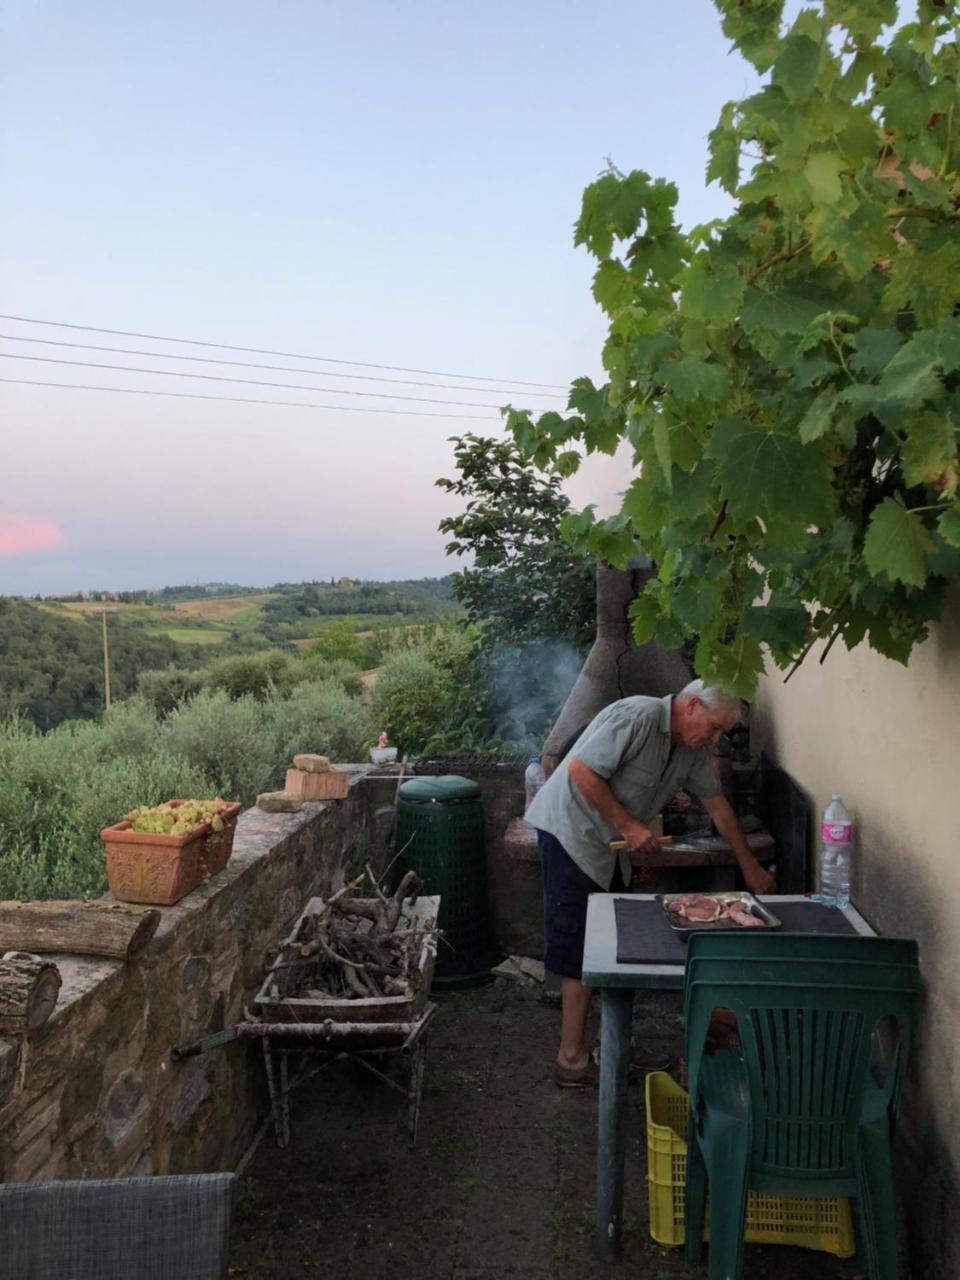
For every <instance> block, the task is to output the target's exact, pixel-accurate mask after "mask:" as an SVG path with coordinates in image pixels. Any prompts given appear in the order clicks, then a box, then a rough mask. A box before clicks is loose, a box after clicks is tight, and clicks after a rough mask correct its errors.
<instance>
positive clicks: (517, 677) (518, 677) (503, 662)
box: [488, 640, 584, 749]
mask: <svg viewBox="0 0 960 1280" xmlns="http://www.w3.org/2000/svg"><path fill="white" fill-rule="evenodd" d="M583 657H584V655H583V653H582V652H580V651H579V650H577V649H575V648H574V647H573V646H572V645H570V644H568V643H566V642H565V641H562V640H543V641H537V642H535V643H532V644H527V645H522V646H510V647H507V646H503V647H502V648H499V649H495V650H494V652H493V653H492V655H491V656H490V659H489V666H488V687H489V693H490V708H491V711H492V713H493V715H494V717H495V719H496V724H497V733H498V736H499V737H501V738H503V739H504V740H506V741H508V742H516V743H517V744H518V745H519V746H523V747H525V748H529V749H538V748H539V746H540V743H541V742H542V740H543V738H544V737H545V735H546V733H547V731H548V730H549V728H550V726H551V725H552V724H553V722H554V720H555V719H556V716H557V713H558V711H559V710H560V708H561V707H562V706H563V704H564V702H565V701H566V698H567V695H568V694H569V692H570V690H571V689H572V688H573V685H574V681H575V680H576V678H577V675H578V674H579V671H580V668H581V666H582V665H583Z"/></svg>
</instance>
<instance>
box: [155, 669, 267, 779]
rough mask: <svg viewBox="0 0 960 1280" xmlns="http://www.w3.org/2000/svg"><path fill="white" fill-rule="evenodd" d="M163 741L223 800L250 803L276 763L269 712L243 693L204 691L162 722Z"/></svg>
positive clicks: (216, 690)
mask: <svg viewBox="0 0 960 1280" xmlns="http://www.w3.org/2000/svg"><path fill="white" fill-rule="evenodd" d="M162 741H163V743H164V745H165V747H166V748H167V749H168V750H169V751H170V752H171V753H173V754H174V755H179V756H182V757H183V759H184V760H186V761H187V762H188V763H189V764H191V765H192V766H193V767H194V768H195V769H197V770H199V772H200V773H201V774H202V775H203V778H204V780H205V781H206V783H207V784H208V789H209V788H212V790H213V792H215V793H216V794H219V795H222V796H223V797H224V799H226V800H240V801H241V802H242V803H244V804H251V803H252V802H253V800H254V799H255V798H256V796H257V793H258V792H259V791H264V790H267V789H268V788H269V786H270V784H271V782H272V781H273V779H274V778H275V777H276V774H277V770H278V768H279V760H278V757H277V744H276V743H275V741H274V739H273V736H272V734H271V732H270V717H269V713H266V714H265V708H264V706H262V705H261V704H260V703H258V702H257V701H256V699H255V698H253V697H251V696H250V695H249V694H246V695H244V696H242V697H239V698H236V699H233V698H231V697H230V696H229V695H228V694H227V693H226V692H224V690H222V689H215V690H204V691H203V692H202V693H198V694H197V696H196V697H195V698H194V699H193V700H192V702H188V703H186V704H185V705H184V706H180V707H177V709H176V710H175V711H173V712H172V713H171V715H170V716H168V718H167V719H166V721H164V725H163V737H162Z"/></svg>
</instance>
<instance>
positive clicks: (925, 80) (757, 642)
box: [505, 0, 960, 697]
mask: <svg viewBox="0 0 960 1280" xmlns="http://www.w3.org/2000/svg"><path fill="white" fill-rule="evenodd" d="M716 3H717V8H718V9H719V11H720V15H721V20H722V24H723V30H724V33H725V34H726V35H727V36H728V37H729V38H730V39H731V40H732V41H733V43H734V45H735V46H736V47H737V48H738V49H739V50H740V51H741V53H742V54H743V55H744V56H745V57H746V58H747V59H748V60H749V61H750V62H751V63H752V64H753V65H754V66H755V67H756V69H757V70H758V71H759V72H760V73H761V74H763V76H764V80H763V84H762V87H761V88H760V90H759V91H758V92H757V93H754V94H753V95H752V96H750V97H748V98H746V99H744V100H742V101H738V102H728V103H727V104H726V105H725V106H724V107H723V109H722V111H721V113H720V118H719V121H718V123H717V125H716V128H715V129H714V130H713V131H712V132H711V134H710V137H709V159H708V164H707V179H708V181H711V182H717V183H719V184H720V186H721V187H722V188H723V189H724V190H725V191H727V192H728V193H729V194H730V195H731V196H732V197H733V198H734V199H735V201H736V207H735V210H734V212H732V213H731V214H730V215H729V216H728V217H726V218H723V219H719V220H717V221H714V222H711V223H709V224H707V225H705V226H699V227H694V228H693V229H692V230H690V231H689V232H687V231H684V230H683V229H682V228H681V227H680V226H679V225H678V224H677V222H676V220H675V216H674V208H675V205H676V199H677V192H676V188H675V187H674V186H673V185H672V184H671V183H669V182H667V181H664V180H663V179H656V180H654V179H651V178H650V177H649V176H648V175H647V174H646V173H643V172H642V171H639V170H636V171H634V172H631V173H628V174H624V173H622V172H620V171H619V170H617V169H615V168H613V167H610V168H609V169H608V170H607V171H606V172H605V173H603V174H602V175H601V176H600V177H599V179H598V180H597V181H596V182H594V183H592V184H591V185H590V186H589V187H588V188H587V189H586V191H585V192H584V195H583V205H582V210H581V213H580V217H579V219H578V221H577V223H576V228H575V242H576V243H577V244H582V245H584V246H586V248H587V250H588V251H589V252H590V253H591V254H592V255H593V256H594V257H595V258H596V259H597V260H598V263H599V265H598V267H597V271H596V274H595V276H594V282H593V294H594V297H595V299H596V300H597V302H598V303H599V304H600V306H601V307H602V308H603V309H604V311H605V312H606V313H607V315H608V317H609V332H608V336H607V339H606V342H605V345H604V350H603V364H604V369H605V373H606V377H607V381H606V383H605V384H604V385H601V386H595V385H594V384H593V382H591V380H590V379H588V378H578V379H577V380H576V381H575V382H574V383H573V385H572V388H571V392H570V397H569V402H568V412H567V413H566V414H562V413H547V414H544V415H542V416H540V417H538V418H536V419H534V417H533V416H532V415H531V414H530V413H529V412H528V411H525V410H523V409H521V408H514V407H509V408H508V409H507V410H506V411H505V412H506V414H507V422H508V426H509V428H510V429H511V430H512V432H513V435H514V438H515V440H516V442H517V444H518V445H519V446H520V448H521V449H522V450H523V452H524V454H525V456H526V457H528V458H531V459H533V460H534V461H535V462H536V464H537V465H538V466H540V467H542V468H544V469H546V470H555V471H557V472H558V473H559V474H561V475H570V474H572V473H573V472H574V471H576V469H577V467H578V466H579V464H580V461H581V459H582V456H583V453H584V452H586V453H592V452H597V451H599V452H603V453H613V452H614V450H615V449H616V448H617V446H618V445H619V444H620V443H621V442H622V441H626V442H627V443H628V445H629V447H630V448H631V449H632V451H633V461H634V467H635V473H634V475H633V477H632V479H630V480H629V482H625V485H624V488H625V490H626V492H625V495H624V498H623V503H622V509H621V511H620V512H619V513H618V514H617V515H615V516H613V517H611V518H609V519H598V518H596V516H595V514H594V511H593V509H592V508H588V509H587V510H585V511H583V512H580V513H576V514H571V515H568V516H567V517H566V519H565V525H564V527H565V533H566V536H567V537H569V538H570V539H571V540H572V542H573V543H574V545H575V546H576V547H577V548H578V549H579V550H584V551H589V552H590V553H591V554H593V555H596V556H599V557H600V558H602V559H604V560H606V561H608V562H610V563H613V564H624V563H625V562H626V560H627V559H629V557H630V556H632V555H634V554H635V553H636V550H637V546H638V544H639V545H640V546H642V548H643V550H645V551H647V552H648V553H649V554H651V555H652V556H653V558H654V560H655V561H656V564H657V566H658V573H657V576H656V577H655V578H654V579H653V580H652V581H651V582H650V583H649V585H648V586H647V588H646V590H645V591H644V593H643V594H642V596H640V597H639V598H638V599H637V600H636V601H635V602H634V608H633V621H634V628H635V633H636V637H637V640H638V641H639V642H643V641H646V640H649V639H656V640H657V641H658V642H660V643H661V644H664V645H666V646H669V647H678V646H679V645H680V644H681V643H682V642H683V641H684V640H685V639H687V638H689V637H691V636H694V635H695V636H697V637H698V640H699V642H698V646H697V650H696V657H695V666H696V669H697V673H698V674H699V675H701V676H703V677H704V678H706V679H708V680H712V681H717V682H720V683H722V684H724V685H726V686H727V687H728V688H730V689H731V690H732V691H735V692H737V693H739V694H741V695H742V696H744V697H750V696H751V695H752V694H753V692H754V690H755V688H756V683H757V680H758V678H759V676H760V674H761V673H762V672H763V671H764V670H765V663H766V661H767V660H768V658H772V660H773V662H774V663H775V664H776V665H777V666H778V667H779V668H781V669H784V670H787V671H790V670H793V669H795V667H796V666H797V664H799V663H800V662H802V661H803V660H804V659H805V658H806V657H807V655H808V654H809V653H810V652H811V650H813V649H814V648H815V647H817V646H819V645H821V642H825V643H823V644H822V653H821V660H822V658H823V657H825V656H826V654H827V653H828V652H829V650H830V648H831V647H832V646H833V645H834V643H835V642H836V641H837V640H838V639H839V640H842V641H843V643H844V644H845V645H846V646H847V647H848V648H851V649H852V648H854V647H855V646H856V645H858V644H860V643H861V642H862V641H864V640H865V641H866V642H867V643H869V644H870V645H871V646H872V647H873V648H874V649H876V650H877V651H879V652H880V653H881V654H884V655H885V656H886V657H888V658H892V659H896V660H897V661H899V662H902V663H906V662H907V660H908V658H909V655H910V652H911V650H912V648H913V646H914V645H915V644H917V643H918V642H919V641H921V640H923V639H924V638H925V636H926V635H927V632H928V627H929V624H930V623H931V621H933V620H935V619H937V618H938V617H939V616H940V614H941V612H942V608H943V598H944V592H945V588H946V585H947V583H948V582H949V580H950V579H952V578H956V577H957V576H958V575H960V498H958V484H960V460H958V440H960V399H958V389H960V175H958V152H960V111H958V109H957V107H958V71H960V56H958V45H957V32H958V23H957V4H956V0H919V3H918V6H917V12H916V19H915V21H911V22H906V23H899V15H898V5H897V3H896V0H822V2H821V3H819V4H817V5H815V6H813V7H808V8H804V9H803V10H802V11H801V12H800V14H799V15H798V17H797V18H796V20H795V21H794V23H793V25H792V26H790V27H789V28H786V27H785V26H784V23H783V15H782V11H783V4H782V0H716ZM767 73H769V74H767Z"/></svg>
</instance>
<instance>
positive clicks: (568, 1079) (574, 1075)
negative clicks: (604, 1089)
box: [553, 1058, 600, 1089]
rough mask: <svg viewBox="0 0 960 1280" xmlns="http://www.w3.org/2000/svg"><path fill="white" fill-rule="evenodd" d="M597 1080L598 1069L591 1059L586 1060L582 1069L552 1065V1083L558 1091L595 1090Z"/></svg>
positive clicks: (555, 1063)
mask: <svg viewBox="0 0 960 1280" xmlns="http://www.w3.org/2000/svg"><path fill="white" fill-rule="evenodd" d="M599 1078H600V1071H599V1068H598V1067H597V1064H596V1063H595V1062H594V1061H593V1060H592V1058H588V1059H587V1061H586V1063H585V1064H584V1066H582V1067H564V1066H562V1065H561V1064H560V1063H559V1062H554V1064H553V1083H554V1084H555V1085H557V1086H558V1087H559V1088H560V1089H595V1088H596V1087H597V1084H598V1083H599Z"/></svg>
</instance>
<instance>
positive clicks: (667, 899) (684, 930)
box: [656, 890, 781, 935]
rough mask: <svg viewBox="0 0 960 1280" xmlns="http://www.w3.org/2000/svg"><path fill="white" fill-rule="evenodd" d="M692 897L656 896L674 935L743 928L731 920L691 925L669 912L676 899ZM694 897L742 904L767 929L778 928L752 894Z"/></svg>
mask: <svg viewBox="0 0 960 1280" xmlns="http://www.w3.org/2000/svg"><path fill="white" fill-rule="evenodd" d="M693 896H694V894H693V893H692V892H688V893H658V894H657V898H656V900H657V902H658V903H659V904H660V909H661V911H662V912H663V918H664V920H666V922H667V924H668V925H669V926H670V928H671V929H672V930H673V932H674V933H680V934H683V935H686V934H690V933H699V932H701V931H702V930H704V929H707V930H710V931H712V932H717V931H719V930H722V929H742V928H743V926H742V925H739V924H734V922H733V921H732V920H712V921H710V922H709V923H704V924H692V923H690V922H689V921H687V920H684V919H683V917H682V916H677V915H674V913H673V912H672V911H671V910H670V904H671V903H672V902H675V901H676V900H677V899H678V898H690V897H693ZM696 897H698V898H713V899H715V900H716V901H717V902H721V903H723V902H734V901H739V902H742V903H743V904H744V906H745V907H746V908H747V910H748V912H749V913H750V915H752V916H759V918H760V919H761V920H762V921H763V922H764V924H765V925H766V926H767V928H768V929H779V928H780V925H781V921H780V920H779V919H778V918H777V917H776V916H775V915H774V914H773V912H772V911H771V910H770V908H769V907H767V906H764V904H763V903H762V902H761V901H760V900H759V899H758V898H755V897H754V896H753V894H752V893H747V892H746V891H745V890H729V891H724V892H722V893H698V894H696Z"/></svg>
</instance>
